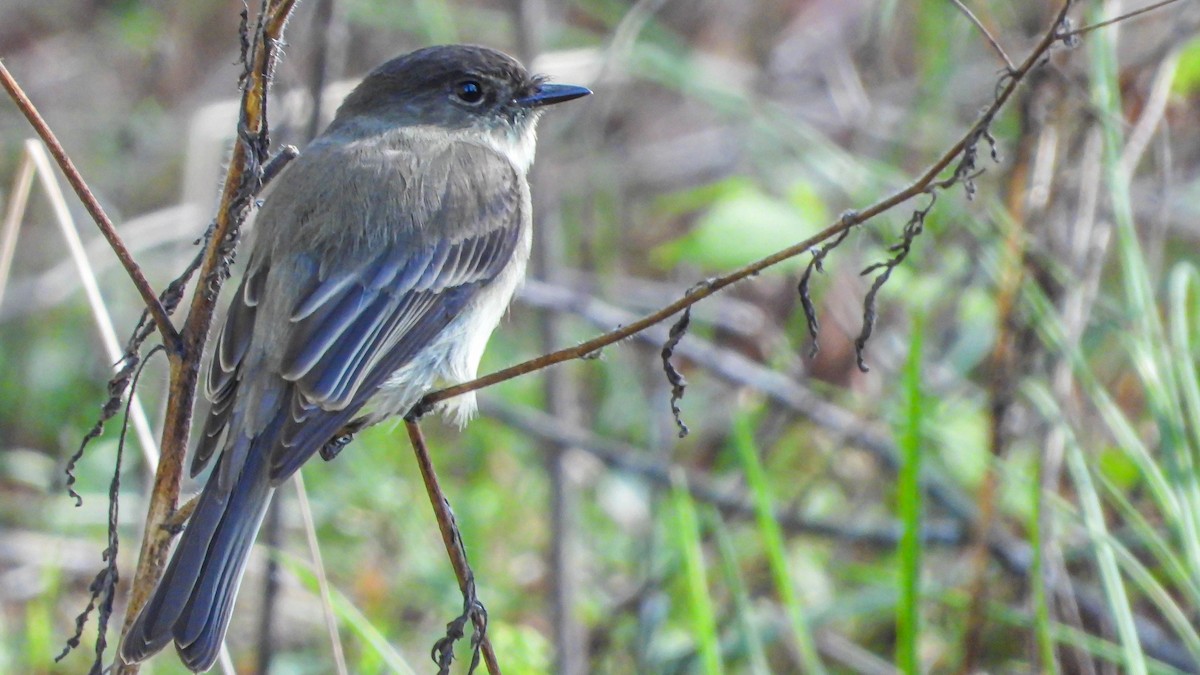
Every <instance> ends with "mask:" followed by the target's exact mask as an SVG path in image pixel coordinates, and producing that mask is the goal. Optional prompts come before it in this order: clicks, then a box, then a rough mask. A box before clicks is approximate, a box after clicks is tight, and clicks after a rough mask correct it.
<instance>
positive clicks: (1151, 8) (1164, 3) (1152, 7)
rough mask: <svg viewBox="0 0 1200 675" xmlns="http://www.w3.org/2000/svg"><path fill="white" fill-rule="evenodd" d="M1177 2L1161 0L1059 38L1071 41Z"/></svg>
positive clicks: (1176, 0)
mask: <svg viewBox="0 0 1200 675" xmlns="http://www.w3.org/2000/svg"><path fill="white" fill-rule="evenodd" d="M1178 1H1179V0H1162V1H1161V2H1156V3H1154V4H1153V5H1149V6H1146V7H1142V8H1141V9H1135V10H1133V11H1132V12H1128V13H1125V14H1122V15H1121V16H1116V17H1113V18H1111V19H1105V20H1104V21H1101V22H1099V23H1094V24H1092V25H1090V26H1084V27H1082V28H1076V29H1074V30H1071V31H1068V32H1066V33H1063V34H1062V36H1061V37H1062V39H1064V40H1067V39H1072V38H1078V37H1079V36H1080V35H1084V34H1086V33H1090V32H1092V31H1094V30H1097V29H1099V28H1104V27H1105V26H1111V25H1113V24H1114V23H1120V22H1122V21H1127V20H1129V19H1132V18H1134V17H1136V16H1140V15H1142V14H1146V13H1148V12H1153V11H1154V10H1156V9H1160V8H1162V7H1166V6H1167V5H1170V4H1174V3H1176V2H1178Z"/></svg>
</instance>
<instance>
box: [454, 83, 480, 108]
mask: <svg viewBox="0 0 1200 675" xmlns="http://www.w3.org/2000/svg"><path fill="white" fill-rule="evenodd" d="M454 96H455V97H456V98H458V100H460V101H462V102H463V103H467V104H469V105H479V103H480V102H482V101H483V85H481V84H479V83H478V82H476V81H475V80H463V81H462V82H459V83H458V84H456V85H454Z"/></svg>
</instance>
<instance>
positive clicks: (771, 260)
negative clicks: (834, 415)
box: [414, 0, 1072, 413]
mask: <svg viewBox="0 0 1200 675" xmlns="http://www.w3.org/2000/svg"><path fill="white" fill-rule="evenodd" d="M1071 4H1072V0H1064V2H1063V4H1062V7H1061V8H1060V9H1059V11H1058V13H1057V14H1056V15H1055V18H1054V23H1053V24H1051V27H1050V28H1049V29H1048V30H1047V31H1046V34H1045V35H1044V36H1042V39H1041V40H1040V41H1039V42H1038V45H1037V46H1036V47H1034V49H1033V51H1031V52H1030V54H1029V56H1028V57H1026V59H1025V61H1024V62H1023V63H1022V64H1021V65H1020V66H1019V67H1018V68H1016V69H1015V70H1013V71H1012V72H1011V73H1010V74H1008V75H1007V76H1006V77H1005V78H1004V79H1003V81H1002V85H1001V86H1000V88H999V91H998V92H997V94H996V97H995V99H994V100H993V101H992V103H991V105H989V106H988V107H987V108H986V109H985V110H984V111H983V114H981V115H980V117H979V120H978V121H976V122H975V124H973V125H971V128H970V129H968V130H967V131H966V133H964V134H963V136H962V138H960V139H959V140H958V142H957V143H955V144H954V145H953V146H952V147H951V148H950V149H949V150H947V151H946V153H945V154H943V155H942V156H941V158H940V159H938V160H937V161H936V162H934V163H933V165H932V166H930V167H929V168H928V169H926V171H925V173H923V174H921V176H920V177H919V178H917V179H916V180H915V181H913V183H912V184H910V185H909V186H908V187H906V188H904V189H903V190H900V191H899V192H897V193H895V194H893V195H892V196H890V197H887V198H885V199H882V200H880V201H878V202H875V203H874V204H872V205H871V206H869V207H867V208H866V209H864V210H862V211H854V212H848V213H846V214H844V215H843V216H842V217H841V218H840V219H839V220H838V222H836V223H834V224H833V225H830V226H829V227H827V228H825V229H824V230H822V231H821V232H819V233H817V234H815V235H813V236H811V237H809V238H808V239H805V240H804V241H801V242H800V243H798V244H793V245H792V246H789V247H787V248H785V249H783V250H780V251H776V252H775V253H772V254H771V255H769V256H766V257H765V258H762V259H760V260H757V261H755V262H752V263H750V264H748V265H746V266H744V267H741V268H739V269H737V270H734V271H733V272H730V273H729V274H725V275H722V276H719V277H715V278H712V279H709V280H708V281H706V282H704V283H701V284H699V285H697V286H696V287H695V288H693V289H692V290H690V291H689V292H688V293H687V294H686V295H684V296H683V297H682V298H679V299H678V300H676V301H675V302H673V303H671V304H669V305H667V306H666V307H664V308H662V309H660V310H658V311H657V312H654V313H652V314H649V315H647V316H644V317H642V318H641V319H638V320H637V321H634V322H633V323H631V324H629V325H628V326H622V327H621V328H618V329H616V330H613V331H610V332H608V333H605V334H603V335H600V336H597V337H595V338H592V339H591V340H588V341H586V342H583V343H581V344H578V345H576V346H574V347H568V348H566V349H560V350H558V351H556V352H551V353H549V354H544V355H542V356H539V357H537V358H534V359H530V360H528V361H525V362H523V363H518V364H516V365H514V366H509V367H508V368H504V369H502V370H497V371H496V372H493V373H489V374H487V375H484V376H483V377H479V378H476V379H474V380H471V381H469V382H463V383H461V384H456V385H454V386H452V387H446V388H445V389H439V390H438V391H435V392H432V393H430V394H427V395H426V396H425V397H424V398H423V399H421V402H420V403H418V404H417V406H416V407H415V408H414V411H415V412H417V413H423V412H426V411H428V410H430V409H431V408H432V407H433V405H434V404H436V403H439V402H441V401H445V400H446V399H449V398H454V397H455V396H460V395H462V394H466V393H468V392H472V391H476V390H478V389H482V388H484V387H490V386H492V385H493V384H497V383H500V382H504V381H505V380H511V379H512V378H514V377H518V376H520V375H525V374H527V373H531V372H534V371H537V370H541V369H543V368H548V367H550V366H552V365H555V364H558V363H562V362H563V361H569V360H571V359H579V358H584V357H588V356H591V355H594V354H596V353H598V352H599V351H600V350H601V349H603V348H604V347H607V346H609V345H611V344H615V343H617V342H620V341H621V340H624V339H625V338H627V337H629V336H631V335H633V334H634V333H638V332H641V331H643V330H645V329H647V328H649V327H650V326H653V325H654V324H656V323H659V322H661V321H665V320H667V319H669V318H670V317H672V316H674V315H676V314H678V313H679V312H681V311H683V310H684V309H686V308H688V307H691V306H692V305H694V304H696V303H697V302H700V301H701V300H703V299H705V298H707V297H709V296H711V295H713V294H714V293H716V292H718V291H720V290H722V289H724V288H726V287H728V286H731V285H733V284H735V283H737V282H739V281H741V280H742V279H745V278H747V277H752V276H754V275H756V274H758V273H759V272H762V271H763V270H765V269H767V268H768V267H771V266H773V265H777V264H779V263H781V262H783V261H784V260H787V259H789V258H794V257H796V256H798V255H800V254H802V253H804V252H805V251H808V250H810V249H811V248H812V247H813V246H816V245H817V244H819V243H821V242H823V241H826V240H828V239H830V238H832V237H835V236H837V235H839V234H841V233H842V232H843V231H845V230H848V229H850V228H852V227H854V226H855V225H860V224H862V223H864V222H866V221H868V220H870V219H871V218H874V217H875V216H877V215H879V214H881V213H883V212H884V211H887V210H889V209H891V208H893V207H895V206H898V205H900V204H903V203H904V202H906V201H908V200H910V199H912V198H913V197H916V196H917V195H921V194H925V193H927V192H929V190H930V189H931V188H934V187H938V185H939V181H938V176H939V175H940V174H941V173H942V172H943V171H945V170H946V168H947V167H949V166H950V165H951V164H953V163H954V161H955V160H956V159H958V158H959V156H960V155H962V154H963V152H964V151H965V150H967V149H968V148H969V147H972V146H974V145H975V144H977V143H979V141H980V140H981V138H982V137H983V134H985V133H986V132H987V129H988V127H989V126H990V125H991V123H992V120H994V119H995V117H996V115H997V114H998V113H999V112H1000V110H1001V109H1003V108H1004V104H1005V103H1007V102H1008V99H1009V98H1010V97H1011V96H1012V94H1013V92H1014V91H1016V89H1017V87H1018V86H1019V85H1020V84H1021V83H1022V82H1023V81H1024V80H1025V78H1026V76H1028V75H1029V73H1030V71H1032V70H1033V69H1034V67H1035V66H1037V65H1038V64H1039V63H1040V62H1041V60H1042V58H1043V57H1044V56H1045V55H1046V53H1047V52H1048V51H1049V50H1050V47H1052V46H1053V45H1054V43H1055V42H1057V41H1058V40H1059V39H1061V34H1060V33H1059V30H1058V29H1059V26H1060V25H1061V24H1062V21H1063V19H1064V18H1065V17H1066V15H1067V10H1069V9H1070V8H1071ZM947 182H949V181H940V183H942V184H943V185H944V184H946V183H947Z"/></svg>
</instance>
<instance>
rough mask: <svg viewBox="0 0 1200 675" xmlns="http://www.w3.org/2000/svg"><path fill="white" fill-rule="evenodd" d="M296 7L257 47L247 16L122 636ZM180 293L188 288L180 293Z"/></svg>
mask: <svg viewBox="0 0 1200 675" xmlns="http://www.w3.org/2000/svg"><path fill="white" fill-rule="evenodd" d="M294 6H295V0H263V4H262V6H261V9H260V14H259V18H258V24H257V28H256V30H255V35H254V41H253V46H252V47H251V46H250V38H249V36H248V34H247V33H246V31H245V25H246V14H245V12H243V33H242V40H243V54H244V58H243V60H244V61H245V71H244V72H243V93H242V105H241V119H240V120H239V124H238V137H239V142H238V143H236V144H234V147H233V153H232V157H231V158H230V160H229V170H228V173H227V174H226V178H225V185H224V188H223V189H222V193H221V201H220V206H219V207H218V210H217V216H216V220H215V222H214V224H213V227H212V230H211V231H210V233H209V234H208V236H207V245H206V246H205V250H204V254H203V258H202V260H201V262H200V266H199V271H200V282H199V283H198V284H197V287H196V291H195V293H194V294H193V296H192V302H191V305H190V308H189V310H188V316H187V320H186V322H185V323H184V326H183V328H182V330H181V331H180V335H179V338H180V349H181V350H182V351H181V352H180V355H181V358H179V359H177V360H172V363H171V366H172V367H171V378H170V384H169V390H168V400H167V412H166V416H165V419H164V423H163V431H162V442H161V443H160V448H161V451H162V460H161V461H160V462H159V463H158V470H157V472H156V473H155V477H154V485H153V487H152V488H151V492H150V503H149V506H148V507H147V514H146V525H145V530H144V533H143V538H142V547H141V551H140V554H139V556H138V567H137V573H136V575H135V577H134V581H133V586H132V588H131V590H130V598H129V604H128V608H127V610H126V614H125V626H124V628H123V631H127V630H128V629H129V626H130V624H131V623H132V622H133V620H134V618H135V617H137V615H138V612H139V611H141V609H142V606H143V605H145V603H146V601H147V600H149V597H150V593H151V591H152V590H153V588H154V586H155V585H156V584H157V582H158V580H159V578H161V576H162V571H163V569H164V568H165V566H166V562H167V553H168V550H169V544H170V540H171V538H172V536H173V534H172V532H171V531H170V530H169V529H167V528H164V527H163V525H164V524H165V523H168V522H170V521H171V520H172V519H173V518H174V515H175V511H176V504H177V503H178V500H179V485H180V479H181V478H182V473H183V461H184V455H185V453H186V449H187V438H188V434H189V430H190V428H191V422H192V411H193V408H194V406H195V400H196V387H197V384H198V381H199V372H200V361H201V356H202V354H203V352H204V344H205V341H206V340H207V338H208V333H209V330H210V328H211V325H212V320H213V314H214V312H215V308H216V300H217V294H218V292H219V291H220V288H221V285H222V283H223V282H224V280H225V278H226V277H227V276H228V264H229V256H230V255H232V252H233V247H234V245H235V244H236V241H237V235H238V229H239V228H240V225H241V223H242V221H244V220H245V218H246V216H247V214H248V213H249V210H250V207H251V205H252V203H253V196H254V194H256V192H257V190H258V188H259V186H260V184H261V175H262V174H261V167H262V165H263V163H264V162H265V161H266V155H267V146H268V138H267V121H266V100H267V96H266V95H267V89H268V87H269V85H270V79H271V75H272V72H273V69H274V66H275V60H276V55H277V50H278V47H279V45H280V44H282V36H283V29H284V26H285V25H286V23H287V20H288V17H289V16H290V15H291V11H292V9H293V7H294ZM177 290H178V291H179V292H180V293H181V292H182V287H181V286H180V287H179V288H178V289H177ZM137 671H138V667H137V666H136V665H129V664H125V665H123V666H122V667H121V669H120V672H122V673H125V674H126V675H128V674H130V673H136V672H137Z"/></svg>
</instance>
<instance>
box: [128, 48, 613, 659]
mask: <svg viewBox="0 0 1200 675" xmlns="http://www.w3.org/2000/svg"><path fill="white" fill-rule="evenodd" d="M589 93H590V92H589V91H588V90H587V89H584V88H583V87H576V86H570V85H561V84H549V83H547V82H545V80H544V79H543V78H542V77H540V76H536V75H530V74H529V73H528V72H527V71H526V70H525V69H524V68H523V67H522V66H521V65H520V64H519V63H517V61H515V60H514V59H512V58H511V57H509V56H506V55H504V54H502V53H500V52H497V51H494V50H491V49H486V48H483V47H473V46H442V47H430V48H427V49H422V50H419V51H416V52H413V53H411V54H407V55H405V56H401V57H399V58H396V59H394V60H392V61H388V62H387V63H385V64H383V65H382V66H380V67H378V68H376V69H375V70H374V71H372V72H371V73H370V74H369V75H367V77H366V78H365V79H364V80H363V81H362V83H361V84H359V85H358V87H357V88H356V89H355V90H354V91H353V92H352V93H351V94H350V95H349V96H348V97H347V98H346V100H345V102H344V103H343V104H342V106H341V108H339V109H338V112H337V115H336V117H335V118H334V120H333V122H332V123H331V124H330V125H329V128H327V129H326V130H325V131H324V132H323V133H322V134H321V135H320V136H318V137H317V138H316V139H315V140H314V141H313V142H312V143H311V144H310V145H309V146H308V148H306V149H305V150H304V152H303V153H302V154H301V155H300V157H299V158H297V159H296V160H294V161H293V162H292V163H291V164H290V165H289V166H288V167H287V168H286V169H285V170H284V172H283V173H282V174H281V175H280V176H279V177H278V178H277V179H276V180H275V182H274V184H273V185H272V186H271V191H270V194H269V195H268V196H267V198H266V202H265V203H264V205H263V207H262V210H261V212H260V213H259V215H258V218H257V224H256V228H255V229H256V232H255V233H254V237H255V240H254V243H253V246H252V248H251V253H250V259H249V263H248V264H247V267H246V272H245V277H244V278H243V280H242V283H241V286H240V287H239V288H238V289H237V292H236V294H235V295H234V297H233V299H232V301H231V304H230V308H229V312H228V315H227V318H226V320H225V324H224V327H223V329H222V330H221V332H220V334H219V335H218V336H217V339H216V341H215V343H214V345H213V347H212V350H211V352H212V353H211V364H210V366H209V370H208V378H207V382H206V385H207V386H206V393H207V396H208V398H209V400H210V402H211V409H210V411H209V413H208V416H207V418H206V419H204V420H203V425H202V426H200V427H199V429H200V435H199V441H198V444H197V447H196V450H195V456H194V459H193V462H192V466H191V472H192V475H193V476H194V475H196V474H197V473H199V472H200V471H202V470H203V469H204V468H205V467H206V465H208V464H209V462H210V461H211V460H213V458H214V457H215V458H216V464H215V466H214V467H213V470H212V473H211V475H210V476H209V478H208V481H207V483H206V484H205V486H204V490H203V492H202V493H201V495H200V499H199V501H198V502H197V505H196V508H195V511H194V512H193V514H192V516H191V518H190V520H189V521H188V523H187V525H186V528H185V529H184V531H183V534H182V535H181V537H180V540H179V542H178V544H177V546H176V548H175V552H174V555H173V557H172V558H171V561H170V563H169V565H168V566H167V569H166V572H165V573H164V575H163V578H162V581H161V582H160V583H159V585H158V587H157V589H155V591H154V595H153V596H152V597H151V598H150V600H149V602H148V603H147V604H146V605H145V607H143V608H142V610H141V612H140V613H139V614H138V616H137V618H136V619H135V620H134V622H133V624H132V625H131V627H130V629H129V631H128V633H127V635H126V636H125V638H124V641H123V642H122V645H121V656H122V658H123V659H124V660H125V662H127V663H136V662H139V661H142V660H143V659H145V658H147V657H149V656H150V655H152V654H154V653H155V652H157V651H159V650H160V649H162V648H163V647H165V646H166V644H167V643H168V642H171V641H174V642H175V646H176V649H177V650H178V652H179V656H180V658H181V659H182V660H183V663H184V664H185V665H186V666H187V667H188V668H190V669H191V670H193V671H197V672H199V671H204V670H208V669H209V668H210V667H211V666H212V664H213V662H214V661H215V660H216V658H217V654H218V651H219V650H220V646H221V643H222V641H223V639H224V636H225V630H226V628H227V627H228V625H229V618H230V616H231V614H232V611H233V605H234V600H235V598H236V596H237V589H238V586H239V584H240V583H241V578H242V573H243V571H244V569H245V565H246V560H247V559H248V557H249V553H250V548H251V546H252V545H253V543H254V539H255V537H256V535H257V534H258V529H259V526H260V524H261V522H262V517H263V514H264V513H265V511H266V509H267V505H268V503H269V502H270V500H271V495H272V494H273V493H274V491H275V488H276V487H277V486H278V485H279V484H280V482H281V481H283V480H284V479H286V478H288V477H289V476H290V475H291V474H292V473H293V472H294V471H296V469H298V468H299V467H300V465H301V464H303V463H304V462H305V461H307V460H308V459H309V458H310V457H311V456H312V455H313V453H315V452H317V451H319V450H321V449H322V448H324V447H326V446H327V445H328V444H330V442H331V441H332V440H333V438H334V436H335V435H337V434H338V433H339V431H340V430H342V429H344V428H347V427H348V426H349V427H351V428H361V427H362V426H366V425H369V424H373V423H375V422H377V421H379V420H381V419H384V418H386V417H389V416H392V415H396V414H403V413H405V412H407V411H408V410H409V408H411V407H412V406H413V405H414V404H415V403H416V402H417V401H418V400H419V399H420V397H421V396H422V395H423V394H424V393H425V392H427V391H428V390H430V389H431V388H432V387H434V386H436V385H437V384H439V383H443V382H458V381H465V380H469V379H472V378H474V377H475V373H476V370H477V368H478V366H479V359H480V357H481V356H482V354H483V349H484V346H485V344H486V343H487V340H488V338H489V336H490V335H491V333H492V331H493V330H494V329H495V327H496V324H497V323H498V322H499V320H500V317H501V315H502V314H503V313H504V312H505V310H506V308H507V306H508V303H509V300H510V299H511V298H512V295H513V292H514V290H515V289H516V287H517V284H518V283H519V282H520V280H521V278H522V277H523V275H524V273H525V264H526V261H527V260H528V258H529V248H530V241H531V234H530V227H531V215H530V198H529V186H528V183H527V182H526V173H527V172H528V170H529V166H530V164H531V163H532V162H533V155H534V141H535V136H536V134H535V126H536V124H537V119H538V116H539V114H540V112H541V110H542V108H543V107H544V106H547V105H551V104H555V103H560V102H563V101H569V100H572V99H575V98H579V97H581V96H586V95H587V94H589ZM446 408H447V409H446V410H445V412H447V413H448V414H450V415H451V416H453V417H455V418H457V419H458V420H459V421H462V420H464V419H465V418H466V417H467V416H469V415H470V414H471V412H473V410H474V395H473V394H471V395H467V396H462V397H460V398H458V399H452V400H450V401H448V402H447V404H446Z"/></svg>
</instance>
